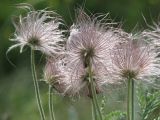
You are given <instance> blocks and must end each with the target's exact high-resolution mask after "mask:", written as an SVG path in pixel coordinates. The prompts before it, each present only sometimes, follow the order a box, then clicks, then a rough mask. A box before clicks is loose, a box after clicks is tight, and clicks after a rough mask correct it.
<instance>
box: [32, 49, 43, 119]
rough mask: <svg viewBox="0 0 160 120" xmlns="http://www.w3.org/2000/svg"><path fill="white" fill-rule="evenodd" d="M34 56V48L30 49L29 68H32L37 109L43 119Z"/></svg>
mask: <svg viewBox="0 0 160 120" xmlns="http://www.w3.org/2000/svg"><path fill="white" fill-rule="evenodd" d="M34 57H35V55H34V50H32V49H31V70H32V77H33V82H34V88H35V94H36V99H37V104H38V109H39V112H40V115H41V120H45V114H44V110H43V107H42V102H41V98H40V92H39V84H38V80H37V73H36V68H35V58H34Z"/></svg>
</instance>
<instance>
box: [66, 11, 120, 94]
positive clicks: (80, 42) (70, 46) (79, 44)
mask: <svg viewBox="0 0 160 120" xmlns="http://www.w3.org/2000/svg"><path fill="white" fill-rule="evenodd" d="M107 15H108V14H107ZM107 15H100V16H98V17H90V16H88V15H87V14H86V13H85V12H84V11H83V10H80V11H79V13H78V16H77V20H76V22H75V23H74V24H73V25H72V27H71V29H70V36H69V38H68V41H67V44H66V50H67V54H68V56H67V57H66V61H67V68H68V71H69V74H70V75H69V76H71V77H70V78H69V80H71V84H72V85H71V89H72V91H74V92H79V91H80V90H81V89H82V88H87V87H88V86H87V84H88V77H86V76H87V71H88V66H89V65H91V66H92V72H93V75H94V83H95V86H97V88H99V87H100V86H102V85H103V84H104V83H106V82H107V79H104V76H105V75H107V74H108V70H107V67H108V65H109V63H110V61H111V59H110V50H111V49H112V48H113V46H114V45H115V44H116V43H117V42H119V35H118V34H117V32H119V31H118V29H115V28H113V27H112V25H113V24H114V23H108V22H106V21H107V20H108V19H107V18H106V17H107ZM106 19H107V20H106ZM84 76H85V77H84ZM84 78H85V79H84ZM86 78H87V79H86ZM86 86H87V87H86ZM83 90H84V89H83Z"/></svg>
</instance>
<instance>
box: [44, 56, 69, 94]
mask: <svg viewBox="0 0 160 120" xmlns="http://www.w3.org/2000/svg"><path fill="white" fill-rule="evenodd" d="M66 77H67V74H66V72H65V64H64V61H63V60H61V59H53V58H49V59H48V60H47V63H46V66H45V69H44V79H45V81H46V82H47V83H48V84H49V85H51V86H52V87H53V88H54V89H56V90H57V91H58V92H59V93H64V94H65V91H66V89H67V86H68V82H67V81H66Z"/></svg>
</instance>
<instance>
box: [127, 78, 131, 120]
mask: <svg viewBox="0 0 160 120" xmlns="http://www.w3.org/2000/svg"><path fill="white" fill-rule="evenodd" d="M130 82H131V80H130V79H128V96H127V120H130V87H131V86H130V85H131V84H130Z"/></svg>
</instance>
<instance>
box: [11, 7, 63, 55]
mask: <svg viewBox="0 0 160 120" xmlns="http://www.w3.org/2000/svg"><path fill="white" fill-rule="evenodd" d="M26 8H28V7H26ZM61 21H62V20H61V19H60V17H59V15H57V14H56V13H55V12H53V11H48V10H46V9H44V10H38V11H35V10H31V9H29V11H28V12H27V15H26V16H24V17H22V16H21V15H20V16H19V18H18V22H16V21H15V20H13V25H14V27H15V29H16V30H15V33H14V37H13V38H12V39H10V40H11V41H14V42H16V44H15V45H12V46H11V47H10V48H9V49H8V51H10V50H11V49H13V48H16V47H18V46H19V47H20V48H21V50H20V52H22V50H23V48H24V46H26V45H27V46H29V47H31V48H32V49H34V50H40V51H41V52H43V53H45V54H47V55H53V54H59V53H61V52H63V50H64V47H63V45H62V44H63V43H64V39H63V35H62V32H63V31H61V30H59V25H61V24H62V22H61Z"/></svg>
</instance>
